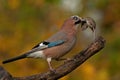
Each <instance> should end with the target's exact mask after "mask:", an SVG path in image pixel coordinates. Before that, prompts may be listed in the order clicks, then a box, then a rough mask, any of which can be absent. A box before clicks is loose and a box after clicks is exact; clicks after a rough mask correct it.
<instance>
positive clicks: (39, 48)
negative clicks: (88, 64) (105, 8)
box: [2, 15, 89, 71]
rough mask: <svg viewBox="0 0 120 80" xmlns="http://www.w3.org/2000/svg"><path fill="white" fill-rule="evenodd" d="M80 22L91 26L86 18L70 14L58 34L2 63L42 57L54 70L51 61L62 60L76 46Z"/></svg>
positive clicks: (51, 69)
mask: <svg viewBox="0 0 120 80" xmlns="http://www.w3.org/2000/svg"><path fill="white" fill-rule="evenodd" d="M80 24H82V25H81V26H83V25H86V24H87V26H89V24H88V23H87V21H86V19H83V18H81V17H79V16H77V15H74V16H70V17H69V18H67V19H66V20H65V21H64V23H63V25H62V26H61V28H60V30H59V31H58V32H56V34H54V35H53V36H51V37H49V38H48V39H46V40H44V41H42V42H40V43H39V44H37V45H36V46H34V47H33V48H32V49H31V50H29V51H27V52H25V53H23V54H21V55H19V56H17V57H13V58H10V59H7V60H4V61H3V62H2V63H3V64H6V63H9V62H13V61H16V60H19V59H24V58H42V59H45V60H46V61H47V63H48V66H49V69H50V71H53V70H54V69H53V67H52V65H51V61H52V60H60V59H61V60H62V58H61V57H62V56H64V55H65V54H67V53H68V52H69V51H71V49H72V48H73V47H74V46H75V43H76V40H77V32H78V26H79V25H80ZM81 28H82V29H86V28H87V27H86V26H83V27H81Z"/></svg>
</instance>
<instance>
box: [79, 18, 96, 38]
mask: <svg viewBox="0 0 120 80" xmlns="http://www.w3.org/2000/svg"><path fill="white" fill-rule="evenodd" d="M81 22H82V23H81V28H82V31H84V30H86V29H87V28H90V29H91V31H92V32H93V38H94V40H95V38H96V22H95V21H94V19H93V18H91V17H85V18H81Z"/></svg>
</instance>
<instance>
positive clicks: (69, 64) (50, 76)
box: [0, 37, 105, 80]
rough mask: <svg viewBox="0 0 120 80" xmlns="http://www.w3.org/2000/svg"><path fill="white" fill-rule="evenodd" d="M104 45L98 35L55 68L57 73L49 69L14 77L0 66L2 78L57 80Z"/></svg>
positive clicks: (103, 41) (13, 79)
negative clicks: (43, 71) (85, 46)
mask: <svg viewBox="0 0 120 80" xmlns="http://www.w3.org/2000/svg"><path fill="white" fill-rule="evenodd" d="M104 45H105V40H104V39H103V38H102V37H98V38H97V39H96V40H95V41H94V42H93V43H91V44H90V45H89V46H88V47H87V48H86V49H84V50H82V51H81V52H79V53H78V54H76V55H74V56H73V57H72V58H70V60H68V61H66V62H65V63H64V64H62V65H60V66H59V67H57V68H56V69H55V73H54V72H51V71H48V72H45V73H41V74H35V75H32V76H27V77H13V76H11V75H10V73H8V72H7V71H6V70H4V68H3V67H2V66H0V80H57V79H59V78H61V77H63V76H65V75H67V74H68V73H70V72H72V71H73V70H74V69H76V68H77V67H78V66H80V65H81V64H82V63H84V62H85V61H86V60H87V59H88V58H90V57H91V56H92V55H94V54H96V53H97V52H99V51H100V50H101V49H102V48H104Z"/></svg>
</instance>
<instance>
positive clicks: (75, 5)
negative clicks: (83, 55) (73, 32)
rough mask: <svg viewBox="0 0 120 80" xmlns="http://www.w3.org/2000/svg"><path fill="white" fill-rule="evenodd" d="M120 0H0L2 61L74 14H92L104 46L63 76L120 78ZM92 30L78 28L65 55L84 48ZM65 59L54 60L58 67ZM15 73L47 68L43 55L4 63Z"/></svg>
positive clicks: (90, 79)
mask: <svg viewBox="0 0 120 80" xmlns="http://www.w3.org/2000/svg"><path fill="white" fill-rule="evenodd" d="M119 3H120V0H0V61H2V60H5V59H7V58H11V57H13V56H17V55H20V54H22V53H24V52H26V51H27V50H29V49H31V48H32V47H33V46H34V45H36V44H37V43H39V42H40V41H43V40H44V39H47V38H48V37H49V36H51V35H52V34H54V33H55V32H57V31H58V30H59V28H60V26H61V25H62V23H63V22H64V20H65V19H66V18H68V17H70V16H72V15H79V16H81V17H88V16H89V17H92V18H94V19H95V21H96V23H97V35H98V36H99V35H102V36H103V37H104V38H105V39H106V46H105V48H104V49H103V50H102V51H100V52H99V53H98V54H96V55H94V56H93V57H91V58H90V59H89V60H87V61H86V62H85V63H83V64H82V65H81V66H80V67H78V68H77V69H76V70H74V71H73V72H71V73H70V74H68V75H67V76H65V77H63V78H61V79H60V80H120V36H119V35H120V5H119ZM91 39H92V33H91V32H90V31H86V32H81V31H80V32H79V34H78V42H77V45H76V47H75V48H74V49H73V50H72V51H71V52H70V53H69V54H67V56H65V57H71V56H72V55H75V53H77V52H79V51H80V50H82V49H83V48H85V47H86V46H87V45H88V44H89V43H90V42H91ZM62 63H63V62H56V61H53V63H52V64H53V66H54V67H57V66H59V64H62ZM0 65H2V66H3V67H4V68H5V69H6V70H7V71H8V72H10V73H11V74H12V75H14V76H28V75H32V74H37V73H40V72H41V73H42V72H46V71H47V70H48V65H47V63H46V61H45V60H43V59H24V60H20V61H16V62H12V63H9V64H5V65H3V64H1V63H0Z"/></svg>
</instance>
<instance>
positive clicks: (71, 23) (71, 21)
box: [62, 15, 81, 30]
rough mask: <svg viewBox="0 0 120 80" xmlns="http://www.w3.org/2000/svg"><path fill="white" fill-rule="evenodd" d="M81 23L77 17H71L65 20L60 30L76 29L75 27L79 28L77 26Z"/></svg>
mask: <svg viewBox="0 0 120 80" xmlns="http://www.w3.org/2000/svg"><path fill="white" fill-rule="evenodd" d="M80 23H81V19H80V17H79V16H76V15H75V16H71V17H70V18H68V19H67V20H65V22H64V24H63V26H62V28H63V29H66V30H67V29H70V30H72V29H75V30H76V29H77V27H78V26H79V24H80Z"/></svg>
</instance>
